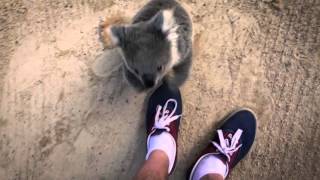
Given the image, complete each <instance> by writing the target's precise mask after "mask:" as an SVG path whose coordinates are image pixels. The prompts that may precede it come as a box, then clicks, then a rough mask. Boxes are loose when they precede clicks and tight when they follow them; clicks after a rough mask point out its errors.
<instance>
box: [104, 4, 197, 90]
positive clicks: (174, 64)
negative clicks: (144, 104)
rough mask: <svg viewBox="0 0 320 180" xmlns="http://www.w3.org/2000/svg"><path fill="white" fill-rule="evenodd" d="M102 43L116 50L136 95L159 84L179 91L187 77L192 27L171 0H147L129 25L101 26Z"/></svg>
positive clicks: (190, 56) (182, 11) (188, 18)
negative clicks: (116, 48)
mask: <svg viewBox="0 0 320 180" xmlns="http://www.w3.org/2000/svg"><path fill="white" fill-rule="evenodd" d="M101 33H102V37H103V41H105V42H109V41H111V42H112V45H113V47H118V49H119V50H120V54H121V56H122V59H123V72H124V75H125V77H126V79H127V80H128V82H129V83H130V84H131V85H132V86H133V87H134V88H136V89H137V90H138V91H143V90H146V89H150V88H153V87H156V86H157V85H159V84H160V83H161V82H163V83H168V84H169V86H171V87H172V86H174V87H179V86H181V85H182V84H183V83H184V82H185V80H186V79H187V77H188V74H189V70H190V67H191V61H192V40H191V39H192V23H191V20H190V17H189V15H188V14H187V12H186V11H185V10H184V9H183V8H182V6H180V5H179V4H178V3H177V2H176V1H174V0H151V1H150V2H149V3H148V4H146V5H145V6H144V7H143V8H142V9H141V10H140V11H139V12H138V13H137V14H136V15H135V16H134V18H133V20H132V22H131V24H126V25H120V24H112V25H105V26H102V31H101Z"/></svg>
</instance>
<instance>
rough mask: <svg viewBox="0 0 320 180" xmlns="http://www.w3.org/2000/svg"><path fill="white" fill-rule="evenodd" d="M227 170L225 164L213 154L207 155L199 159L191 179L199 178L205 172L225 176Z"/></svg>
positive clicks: (205, 173) (198, 179)
mask: <svg viewBox="0 0 320 180" xmlns="http://www.w3.org/2000/svg"><path fill="white" fill-rule="evenodd" d="M226 172H227V165H226V164H225V163H223V162H222V161H221V160H220V159H219V158H217V157H216V156H214V155H208V156H207V157H204V158H203V159H202V160H200V162H199V164H198V166H197V167H196V169H195V171H194V173H193V177H192V180H200V179H201V178H202V177H203V176H205V175H207V174H220V175H221V176H223V178H225V176H226Z"/></svg>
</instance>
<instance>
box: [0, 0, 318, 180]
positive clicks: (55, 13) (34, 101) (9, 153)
mask: <svg viewBox="0 0 320 180" xmlns="http://www.w3.org/2000/svg"><path fill="white" fill-rule="evenodd" d="M145 2H147V1H146V0H135V1H126V0H102V1H100V0H99V1H98V0H90V1H83V0H63V1H57V0H52V1H46V0H38V1H35V0H34V1H27V0H23V1H19V0H1V2H0V179H1V180H2V179H3V180H7V179H8V180H11V179H22V180H32V179H45V180H62V179H99V180H102V179H105V180H109V179H130V178H131V177H132V176H133V175H134V174H135V172H136V171H137V169H138V167H139V166H140V165H141V163H142V162H143V160H144V155H145V132H144V128H145V126H144V109H145V107H144V104H145V97H146V95H147V94H146V93H137V92H135V91H134V90H133V89H132V88H131V87H130V86H128V85H127V84H126V83H125V81H124V80H123V78H122V76H121V72H120V70H119V69H117V68H116V67H117V66H118V65H117V63H118V62H113V63H111V62H112V61H111V60H108V58H105V57H106V56H104V53H103V51H102V48H101V46H100V44H99V42H98V36H97V25H98V22H99V16H105V15H108V14H112V13H114V14H117V13H118V14H121V15H123V16H129V17H130V16H132V15H133V14H134V13H135V12H136V11H137V10H138V9H139V8H140V7H141V6H142V5H143V4H144V3H145ZM182 3H183V4H184V6H185V7H186V8H187V9H188V10H189V12H190V14H191V16H192V19H193V23H194V52H195V57H194V61H193V67H192V73H191V76H190V78H189V80H188V81H187V83H186V84H185V85H184V86H183V87H182V88H181V91H182V95H183V101H184V116H183V119H182V124H181V130H180V138H179V142H178V143H179V156H178V164H177V169H176V171H175V173H174V174H173V175H172V177H171V179H177V180H180V179H184V178H185V172H186V169H187V168H188V167H189V166H190V165H191V162H193V161H194V158H195V157H196V155H197V154H198V153H199V152H200V151H201V149H202V148H203V147H205V146H206V144H207V143H208V142H209V140H210V137H211V135H212V133H213V131H214V129H215V128H216V127H217V126H218V123H219V121H220V120H221V119H222V118H223V117H224V116H225V115H226V114H228V113H229V112H231V111H232V110H233V109H236V108H238V107H243V106H245V107H249V108H252V109H253V110H254V111H255V112H256V114H257V117H258V132H257V137H256V141H255V144H254V146H253V148H252V151H251V153H250V154H249V155H248V156H247V158H246V159H245V160H244V161H242V162H241V163H240V165H239V166H237V167H236V168H235V169H234V171H233V172H232V175H231V177H230V179H254V180H255V179H257V180H258V179H259V180H260V179H263V180H264V179H266V180H268V179H308V180H309V179H310V180H312V179H314V180H316V179H320V168H319V161H320V153H319V152H320V130H319V129H320V122H319V121H320V32H319V31H320V1H319V0H304V1H302V0H301V1H290V2H287V1H282V4H280V5H279V4H277V3H276V2H272V1H267V0H265V1H263V0H260V1H259V0H242V1H240V0H234V1H231V0H214V1H213V0H202V1H198V0H197V1H196V0H184V1H182Z"/></svg>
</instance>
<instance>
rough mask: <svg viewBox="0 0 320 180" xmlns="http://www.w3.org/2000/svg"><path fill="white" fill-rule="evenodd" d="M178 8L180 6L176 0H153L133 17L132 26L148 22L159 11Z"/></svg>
mask: <svg viewBox="0 0 320 180" xmlns="http://www.w3.org/2000/svg"><path fill="white" fill-rule="evenodd" d="M177 6H179V4H178V3H177V2H176V1H174V0H151V1H150V2H149V3H147V4H146V5H145V6H144V7H143V8H142V9H141V10H140V11H139V12H138V13H137V14H136V15H135V16H134V17H133V20H132V24H135V23H139V22H141V21H148V20H149V19H151V18H152V17H153V16H154V15H156V14H157V13H158V12H159V11H161V10H164V9H172V8H174V7H177Z"/></svg>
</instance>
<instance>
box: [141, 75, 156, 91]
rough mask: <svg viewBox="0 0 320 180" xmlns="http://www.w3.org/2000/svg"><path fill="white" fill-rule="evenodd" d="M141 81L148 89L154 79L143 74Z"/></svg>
mask: <svg viewBox="0 0 320 180" xmlns="http://www.w3.org/2000/svg"><path fill="white" fill-rule="evenodd" d="M142 80H143V82H144V84H145V86H146V87H148V88H150V87H153V86H154V84H155V83H154V77H153V76H152V75H150V74H144V75H142Z"/></svg>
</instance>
